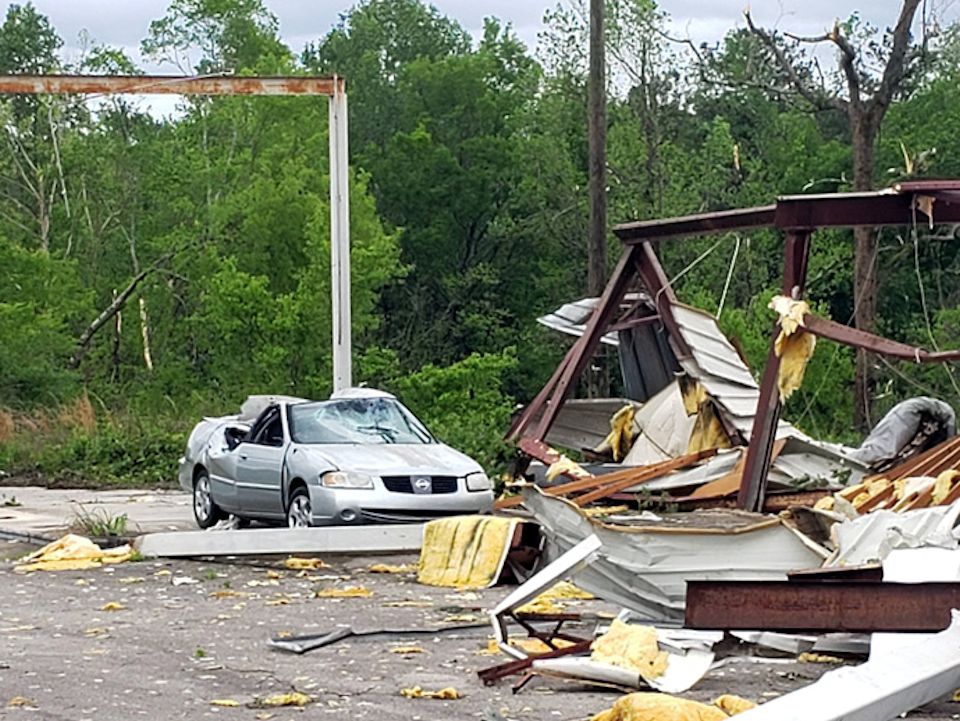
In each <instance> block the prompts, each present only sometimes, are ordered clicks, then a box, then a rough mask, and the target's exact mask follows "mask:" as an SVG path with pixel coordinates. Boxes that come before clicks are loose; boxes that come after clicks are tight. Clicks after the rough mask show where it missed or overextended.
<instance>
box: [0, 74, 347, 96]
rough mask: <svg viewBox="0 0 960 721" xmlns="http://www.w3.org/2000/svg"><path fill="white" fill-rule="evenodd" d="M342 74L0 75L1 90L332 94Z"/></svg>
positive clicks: (27, 92)
mask: <svg viewBox="0 0 960 721" xmlns="http://www.w3.org/2000/svg"><path fill="white" fill-rule="evenodd" d="M344 90H345V88H344V82H343V78H341V77H337V76H333V77H316V76H302V77H292V76H267V77H264V76H259V77H242V76H236V75H216V76H198V77H191V76H181V75H0V93H8V94H25V95H40V94H64V95H68V94H79V95H333V94H334V93H335V92H337V91H339V92H341V93H342V92H344Z"/></svg>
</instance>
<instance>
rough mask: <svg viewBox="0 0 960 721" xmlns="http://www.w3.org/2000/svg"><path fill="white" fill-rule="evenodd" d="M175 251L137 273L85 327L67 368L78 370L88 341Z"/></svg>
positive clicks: (86, 349)
mask: <svg viewBox="0 0 960 721" xmlns="http://www.w3.org/2000/svg"><path fill="white" fill-rule="evenodd" d="M175 253H176V251H174V250H171V251H170V252H169V253H165V254H164V255H161V256H160V257H159V258H157V259H156V260H155V261H153V263H151V264H150V265H149V266H148V267H146V268H144V269H143V270H141V271H140V272H139V273H137V274H136V275H135V276H133V278H132V279H131V280H130V282H129V283H128V284H127V287H126V288H124V289H123V290H122V291H120V293H118V294H117V295H115V296H114V298H113V301H112V302H111V303H110V305H108V306H107V307H106V308H104V309H103V311H102V312H101V313H100V315H98V316H97V317H96V318H94V320H93V322H92V323H91V324H90V325H88V326H87V327H86V329H85V330H84V331H83V333H81V334H80V338H79V339H77V348H76V350H74V351H73V355H72V356H71V357H70V361H69V362H68V364H67V365H68V366H69V367H70V368H79V367H80V362H81V361H82V360H83V357H84V356H85V355H86V353H87V351H88V350H89V349H90V341H92V340H93V336H94V335H96V333H97V331H99V330H100V329H101V328H102V327H103V326H104V325H106V324H107V322H108V321H109V320H110V319H111V318H113V316H115V315H116V314H117V313H118V312H119V311H120V309H122V308H123V306H124V305H125V304H126V302H127V301H128V300H129V299H130V296H132V295H133V293H134V292H135V291H136V290H137V288H138V287H139V286H140V284H141V283H142V282H143V281H144V280H146V278H147V277H148V276H149V275H150V274H151V273H153V272H154V271H156V270H159V269H160V266H162V265H163V264H164V263H166V262H167V261H168V260H170V258H172V257H173V256H174V254H175Z"/></svg>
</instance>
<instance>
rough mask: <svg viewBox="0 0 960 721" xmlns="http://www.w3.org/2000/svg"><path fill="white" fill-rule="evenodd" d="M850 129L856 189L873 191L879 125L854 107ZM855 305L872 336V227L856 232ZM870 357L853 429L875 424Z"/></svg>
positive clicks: (862, 355)
mask: <svg viewBox="0 0 960 721" xmlns="http://www.w3.org/2000/svg"><path fill="white" fill-rule="evenodd" d="M850 129H851V140H852V143H853V189H854V190H855V191H866V190H872V189H873V146H874V141H875V139H876V126H875V124H874V123H873V122H872V121H871V120H870V118H869V117H868V114H867V113H866V112H865V111H864V109H863V108H862V107H855V106H853V105H851V108H850ZM853 241H854V256H853V302H854V312H853V317H854V325H855V326H856V327H857V328H859V329H860V330H863V331H867V332H870V333H872V332H873V331H874V330H875V327H876V320H877V272H876V263H877V235H876V233H875V232H874V229H873V228H870V227H863V226H861V227H857V228H854V229H853ZM871 376H872V373H871V371H870V356H869V354H868V353H867V352H866V351H864V350H861V349H858V350H857V360H856V372H855V376H854V426H855V427H856V428H857V429H858V430H860V431H865V430H867V429H868V428H869V427H870V426H871V425H872V416H871V412H870V411H871V408H870V406H871V401H872V397H873V379H872V377H871Z"/></svg>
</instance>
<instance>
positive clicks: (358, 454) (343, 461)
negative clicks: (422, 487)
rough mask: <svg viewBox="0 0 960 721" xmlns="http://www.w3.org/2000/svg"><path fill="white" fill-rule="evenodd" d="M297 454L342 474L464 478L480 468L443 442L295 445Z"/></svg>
mask: <svg viewBox="0 0 960 721" xmlns="http://www.w3.org/2000/svg"><path fill="white" fill-rule="evenodd" d="M296 448H297V452H298V454H299V453H303V454H304V455H306V456H307V457H308V458H311V459H315V461H316V462H317V464H318V465H328V464H329V465H330V466H333V467H335V468H337V469H338V470H341V471H359V472H361V473H369V474H370V475H374V476H409V475H418V474H422V475H429V476H458V477H459V476H465V475H467V474H468V473H477V472H479V471H482V470H483V469H482V468H481V467H480V464H479V463H477V462H476V461H475V460H473V459H472V458H470V456H468V455H466V454H464V453H461V452H460V451H457V450H454V449H453V448H451V447H450V446H447V445H444V444H443V443H426V444H422V445H421V444H418V445H406V444H399V443H389V444H387V443H385V444H382V445H380V444H370V445H357V444H329V445H328V444H324V445H298V446H296Z"/></svg>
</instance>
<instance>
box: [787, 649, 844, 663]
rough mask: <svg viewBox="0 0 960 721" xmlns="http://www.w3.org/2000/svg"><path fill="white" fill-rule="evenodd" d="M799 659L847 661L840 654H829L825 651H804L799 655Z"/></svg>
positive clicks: (811, 661)
mask: <svg viewBox="0 0 960 721" xmlns="http://www.w3.org/2000/svg"><path fill="white" fill-rule="evenodd" d="M797 661H799V662H800V663H832V664H841V663H845V662H844V660H843V659H842V658H840V657H839V656H830V655H829V654H825V653H813V652H812V651H804V652H803V653H801V654H800V655H799V656H797Z"/></svg>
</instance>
